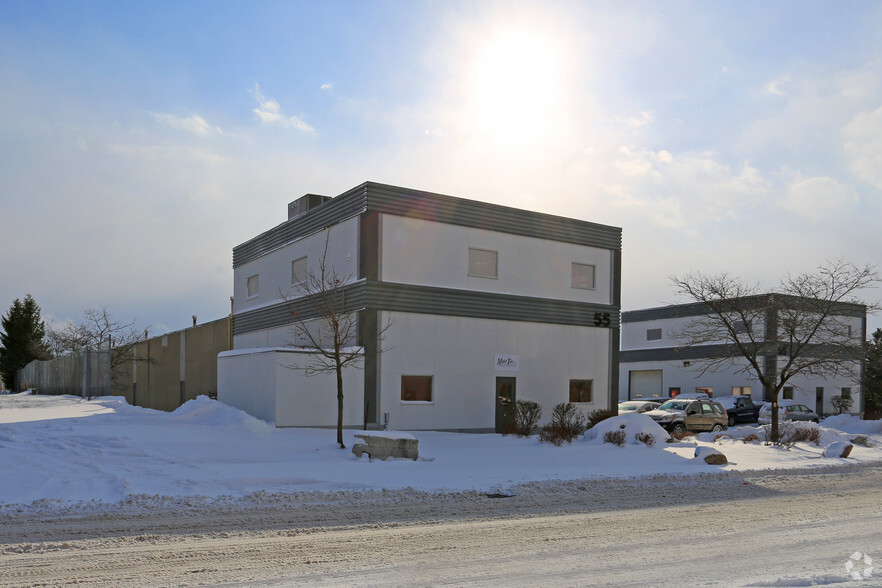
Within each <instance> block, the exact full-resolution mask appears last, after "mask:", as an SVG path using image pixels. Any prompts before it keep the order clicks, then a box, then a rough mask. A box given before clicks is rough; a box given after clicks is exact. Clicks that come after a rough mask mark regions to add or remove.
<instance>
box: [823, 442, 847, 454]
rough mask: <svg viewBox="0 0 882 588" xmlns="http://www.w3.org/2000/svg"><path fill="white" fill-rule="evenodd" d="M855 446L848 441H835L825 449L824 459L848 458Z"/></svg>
mask: <svg viewBox="0 0 882 588" xmlns="http://www.w3.org/2000/svg"><path fill="white" fill-rule="evenodd" d="M853 447H854V446H853V445H852V444H851V443H848V442H846V441H835V442H833V443H831V444H830V445H828V446H827V447H825V448H824V453H823V455H824V457H848V456H849V454H850V453H851V450H852V448H853Z"/></svg>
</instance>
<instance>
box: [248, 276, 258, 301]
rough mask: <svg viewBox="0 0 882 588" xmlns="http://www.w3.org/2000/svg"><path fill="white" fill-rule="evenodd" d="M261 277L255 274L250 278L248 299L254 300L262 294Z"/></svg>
mask: <svg viewBox="0 0 882 588" xmlns="http://www.w3.org/2000/svg"><path fill="white" fill-rule="evenodd" d="M259 280H260V275H259V274H255V275H253V276H251V277H249V278H248V281H247V282H246V283H247V288H248V298H254V297H255V296H257V295H258V294H260V282H259Z"/></svg>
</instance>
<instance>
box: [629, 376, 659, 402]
mask: <svg viewBox="0 0 882 588" xmlns="http://www.w3.org/2000/svg"><path fill="white" fill-rule="evenodd" d="M629 381H630V385H629V389H628V398H630V399H631V400H635V399H637V398H650V397H652V396H661V395H662V370H634V371H632V372H630V378H629Z"/></svg>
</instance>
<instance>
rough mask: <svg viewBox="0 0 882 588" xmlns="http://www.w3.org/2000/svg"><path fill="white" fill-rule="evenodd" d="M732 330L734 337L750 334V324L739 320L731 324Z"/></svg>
mask: <svg viewBox="0 0 882 588" xmlns="http://www.w3.org/2000/svg"><path fill="white" fill-rule="evenodd" d="M732 328H733V329H734V331H735V334H736V335H742V334H746V333H750V330H751V324H750V321H743V320H741V319H739V320H736V321H735V322H734V323H732Z"/></svg>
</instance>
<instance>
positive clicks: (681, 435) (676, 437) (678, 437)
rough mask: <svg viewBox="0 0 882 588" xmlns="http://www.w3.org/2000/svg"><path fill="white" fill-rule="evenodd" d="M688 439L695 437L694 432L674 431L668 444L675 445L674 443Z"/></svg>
mask: <svg viewBox="0 0 882 588" xmlns="http://www.w3.org/2000/svg"><path fill="white" fill-rule="evenodd" d="M686 437H695V432H694V431H674V432H672V433H671V438H670V439H668V442H670V443H673V442H674V441H682V440H683V439H685V438H686Z"/></svg>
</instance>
